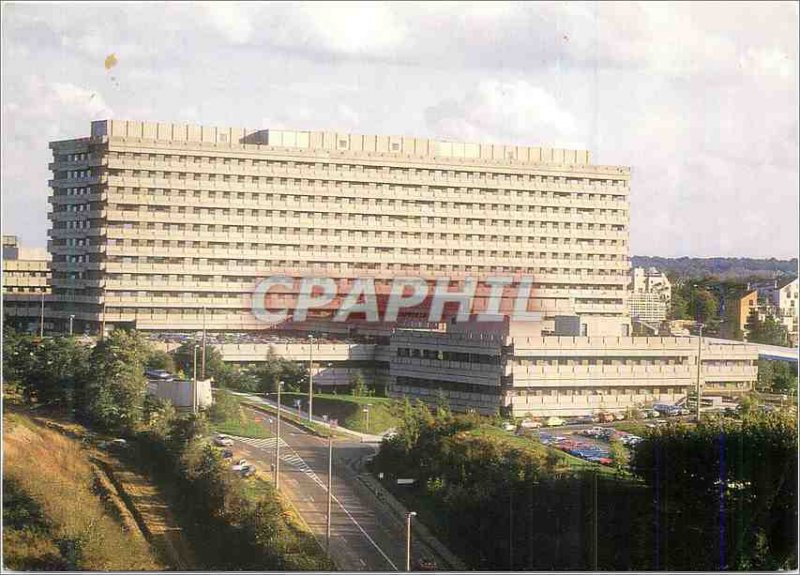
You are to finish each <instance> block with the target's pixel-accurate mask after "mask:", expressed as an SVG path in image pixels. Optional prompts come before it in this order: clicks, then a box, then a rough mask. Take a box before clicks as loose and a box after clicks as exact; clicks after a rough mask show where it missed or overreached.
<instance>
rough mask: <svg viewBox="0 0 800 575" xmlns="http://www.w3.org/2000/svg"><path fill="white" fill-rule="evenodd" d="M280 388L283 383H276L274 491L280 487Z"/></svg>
mask: <svg viewBox="0 0 800 575" xmlns="http://www.w3.org/2000/svg"><path fill="white" fill-rule="evenodd" d="M281 387H283V382H282V381H279V382H278V409H277V414H278V415H277V418H276V419H275V489H276V490H278V489H280V486H281Z"/></svg>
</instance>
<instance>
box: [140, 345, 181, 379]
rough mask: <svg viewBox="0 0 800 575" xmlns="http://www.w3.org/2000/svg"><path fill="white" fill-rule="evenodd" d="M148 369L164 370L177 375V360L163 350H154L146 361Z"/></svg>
mask: <svg viewBox="0 0 800 575" xmlns="http://www.w3.org/2000/svg"><path fill="white" fill-rule="evenodd" d="M145 367H146V368H147V369H163V370H164V371H168V372H169V373H175V360H174V359H173V358H172V356H171V355H170V354H169V353H167V352H166V351H164V350H163V349H154V350H153V351H152V352H151V353H150V355H149V356H148V358H147V360H146V361H145Z"/></svg>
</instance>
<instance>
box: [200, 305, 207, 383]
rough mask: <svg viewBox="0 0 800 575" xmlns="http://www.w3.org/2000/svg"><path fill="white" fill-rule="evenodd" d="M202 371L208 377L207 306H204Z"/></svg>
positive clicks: (204, 376)
mask: <svg viewBox="0 0 800 575" xmlns="http://www.w3.org/2000/svg"><path fill="white" fill-rule="evenodd" d="M200 373H201V374H203V379H204V380H205V378H206V306H203V354H202V356H201V359H200Z"/></svg>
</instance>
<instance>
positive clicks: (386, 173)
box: [107, 158, 628, 194]
mask: <svg viewBox="0 0 800 575" xmlns="http://www.w3.org/2000/svg"><path fill="white" fill-rule="evenodd" d="M107 165H108V168H109V169H112V170H147V171H155V172H171V173H175V172H180V173H185V174H208V175H227V176H234V177H239V176H242V177H247V176H250V177H262V178H263V177H273V178H294V179H312V178H313V179H322V178H324V179H326V180H333V181H341V182H360V183H375V184H384V183H386V184H414V185H443V186H447V185H451V186H460V187H481V188H488V189H508V188H513V189H519V190H540V189H546V190H551V191H574V190H579V191H588V192H595V193H607V194H608V193H611V194H623V193H627V191H628V182H627V179H628V178H627V177H626V178H622V179H624V180H626V181H625V182H624V183H619V184H616V185H615V184H607V183H604V182H603V181H601V180H596V181H595V183H594V184H591V183H590V184H588V185H587V184H585V183H569V184H567V183H561V184H557V183H553V182H531V181H522V180H518V179H516V178H513V179H512V178H510V177H508V176H506V175H504V174H498V176H496V177H493V178H486V177H480V178H466V177H451V176H449V175H448V174H441V175H438V174H413V175H412V174H410V173H409V172H408V171H407V170H405V169H403V170H394V171H390V170H386V169H382V170H375V169H372V170H364V171H361V170H341V169H339V170H330V169H328V170H326V169H320V168H316V167H314V168H290V167H276V166H235V167H232V166H230V165H228V166H225V165H224V164H223V165H219V166H218V165H212V164H210V163H204V162H196V163H186V162H175V161H156V160H136V159H128V158H108V162H107ZM218 183H219V182H218Z"/></svg>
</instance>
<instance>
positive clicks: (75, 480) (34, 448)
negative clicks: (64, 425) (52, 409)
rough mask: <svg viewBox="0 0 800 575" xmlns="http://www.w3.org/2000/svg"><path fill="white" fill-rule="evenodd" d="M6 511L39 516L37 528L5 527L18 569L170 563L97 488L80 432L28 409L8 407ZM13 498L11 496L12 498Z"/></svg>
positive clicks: (10, 562) (8, 552)
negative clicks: (67, 432)
mask: <svg viewBox="0 0 800 575" xmlns="http://www.w3.org/2000/svg"><path fill="white" fill-rule="evenodd" d="M3 417H4V429H3V445H4V462H3V463H4V469H3V481H4V484H5V485H12V486H13V488H12V494H11V496H12V497H11V501H10V503H11V505H10V509H4V513H5V512H9V513H11V514H12V515H13V514H15V513H16V514H22V516H25V515H26V514H28V515H31V514H32V516H33V517H35V518H36V519H35V520H34V521H30V528H29V527H28V525H27V523H26V522H25V521H20V522H18V523H17V525H19V527H20V528H15V527H13V526H12V525H14V524H13V523H12V524H10V525H9V528H7V529H5V530H4V533H3V538H4V562H5V565H6V566H7V567H10V568H12V569H30V568H37V567H36V566H37V565H39V567H38V568H39V569H41V568H47V567H42V564H45V565H48V564H49V565H50V566H51V567H53V568H57V566H58V565H62V568H63V567H71V568H73V569H85V570H92V571H96V570H154V569H160V568H163V567H164V566H163V565H161V564H160V562H159V561H158V560H157V559H156V557H155V555H154V553H153V551H152V550H151V548H150V547H149V546H148V545H147V543H146V542H145V541H144V540H143V539H142V538H141V537H137V536H134V534H133V533H130V532H126V531H125V530H124V529H123V527H122V525H121V524H120V522H118V521H117V520H116V519H115V518H113V517H112V515H111V514H110V513H109V511H108V509H107V508H106V507H105V506H104V504H103V502H102V501H101V499H100V498H99V497H98V496H97V495H96V494H95V491H94V489H93V486H94V484H95V483H94V482H95V479H94V474H93V469H92V466H91V465H90V463H89V461H88V459H87V452H86V451H85V450H84V449H83V448H82V447H81V444H80V443H79V442H78V441H75V440H74V439H70V438H67V437H65V436H63V435H62V434H60V433H58V432H55V431H52V430H49V429H46V428H45V427H43V426H41V425H39V424H37V423H36V422H34V421H33V420H32V419H30V418H29V417H27V416H25V415H22V414H18V413H9V412H6V413H5V414H4V416H3ZM7 503H9V501H8V499H7Z"/></svg>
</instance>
